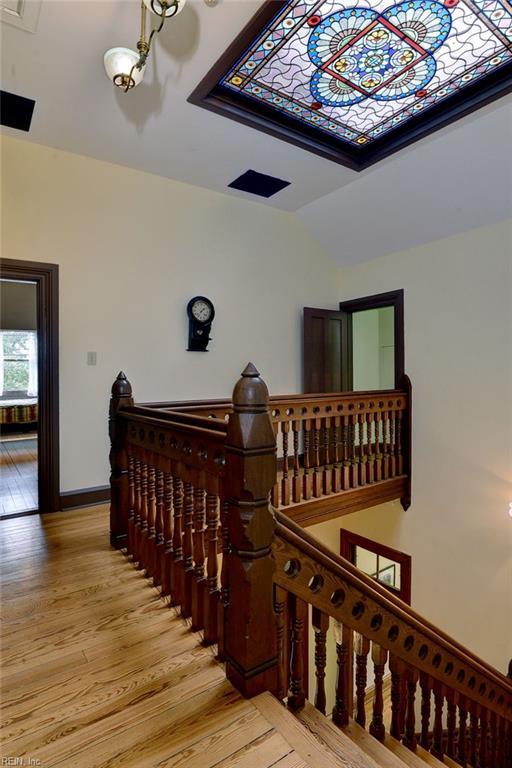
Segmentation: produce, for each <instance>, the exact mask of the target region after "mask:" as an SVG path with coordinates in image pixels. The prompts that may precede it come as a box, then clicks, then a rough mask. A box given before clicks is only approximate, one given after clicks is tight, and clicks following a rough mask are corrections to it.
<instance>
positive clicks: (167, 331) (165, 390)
mask: <svg viewBox="0 0 512 768" xmlns="http://www.w3.org/2000/svg"><path fill="white" fill-rule="evenodd" d="M1 146H2V166H3V167H2V183H3V200H2V255H3V256H4V257H8V258H9V257H10V258H17V259H31V260H34V261H47V262H55V263H57V264H59V265H60V312H61V318H60V347H61V364H60V397H61V455H62V461H61V488H62V490H64V491H65V490H71V489H75V488H86V487H91V486H97V485H102V484H104V483H106V482H107V478H108V458H107V422H106V416H107V407H108V395H109V390H110V386H111V383H112V380H113V379H114V377H115V376H116V374H117V373H118V371H119V370H120V369H123V370H124V371H125V372H126V374H127V375H128V377H129V378H130V380H131V382H132V385H133V388H134V392H135V397H136V399H138V400H140V401H144V400H151V399H174V398H178V399H179V398H194V397H216V396H217V397H218V396H226V395H230V394H231V390H232V388H233V385H234V383H235V381H236V379H237V378H238V376H239V374H240V371H241V370H242V368H243V367H244V366H245V364H246V363H247V362H248V361H249V360H252V361H253V362H254V363H255V364H256V365H257V366H258V368H259V370H260V371H261V373H262V375H263V377H264V379H265V380H266V382H267V384H268V386H269V388H270V390H271V392H273V393H276V394H278V393H285V392H296V391H300V389H301V379H302V358H301V354H302V353H301V349H302V342H301V327H302V326H301V316H302V308H303V307H304V306H320V307H331V306H332V307H333V308H335V307H336V306H337V300H338V286H337V270H336V268H335V267H334V264H333V263H332V262H331V261H330V260H329V259H328V258H327V257H326V256H325V254H324V253H323V252H322V250H321V248H320V247H319V246H318V245H317V244H316V243H315V242H314V241H313V240H312V239H311V237H310V236H309V235H308V234H307V232H306V230H305V229H304V227H303V225H302V223H301V222H300V221H299V220H298V219H297V218H296V217H295V216H294V215H293V214H288V213H284V212H281V211H277V210H274V209H271V208H269V207H267V206H263V205H260V204H259V203H256V202H255V203H252V202H247V201H244V200H240V199H235V198H233V197H230V196H229V195H223V194H219V193H214V192H210V191H207V190H204V189H199V188H196V187H192V186H189V185H186V184H181V183H178V182H174V181H171V180H167V179H164V178H161V177H158V176H153V175H150V174H146V173H142V172H139V171H134V170H130V169H127V168H124V167H120V166H115V165H111V164H108V163H103V162H99V161H96V160H92V159H90V158H85V157H81V156H78V155H72V154H69V153H65V152H60V151H57V150H54V149H50V148H48V147H43V146H39V145H36V144H32V143H29V142H26V141H19V140H14V139H8V138H5V137H4V138H3V139H2V144H1ZM227 181H228V180H227ZM196 294H205V295H207V296H209V297H210V298H211V299H212V300H213V302H214V304H215V307H216V312H217V314H216V317H215V321H214V325H213V329H212V336H213V341H212V343H211V344H210V351H209V352H208V353H206V354H202V353H192V352H186V351H185V349H186V345H187V327H188V325H187V318H186V312H185V307H186V304H187V301H188V299H189V298H191V297H192V296H194V295H196ZM87 351H96V352H97V354H98V358H97V359H98V364H97V366H96V367H91V366H87V365H86V354H87Z"/></svg>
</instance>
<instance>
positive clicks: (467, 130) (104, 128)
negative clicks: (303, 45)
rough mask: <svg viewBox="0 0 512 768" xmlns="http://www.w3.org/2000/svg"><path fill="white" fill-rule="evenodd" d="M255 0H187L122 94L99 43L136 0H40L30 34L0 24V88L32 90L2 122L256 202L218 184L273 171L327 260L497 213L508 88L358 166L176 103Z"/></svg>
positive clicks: (123, 27) (506, 178)
mask: <svg viewBox="0 0 512 768" xmlns="http://www.w3.org/2000/svg"><path fill="white" fill-rule="evenodd" d="M5 1H6V0H4V2H5ZM32 1H33V0H32ZM261 2H262V0H219V2H218V4H217V5H216V6H214V7H208V6H207V5H206V4H205V2H204V0H188V3H187V5H186V7H185V9H184V10H183V12H182V13H181V14H180V15H179V16H178V17H177V18H176V19H175V20H173V21H172V22H170V23H169V24H168V26H167V27H164V30H163V32H162V34H161V35H160V36H159V37H158V38H157V39H156V42H155V45H154V49H153V51H152V54H151V57H150V61H149V63H148V66H147V69H146V74H145V78H144V82H143V83H142V84H141V85H140V86H138V87H137V88H136V89H135V90H134V91H132V92H130V93H127V94H124V93H122V92H120V91H119V90H118V89H115V88H114V87H113V86H112V85H111V84H109V82H108V80H107V77H106V75H105V72H104V69H103V53H104V51H105V50H106V49H107V48H110V47H112V46H115V45H125V46H128V47H132V48H135V45H136V41H137V38H138V32H139V30H138V25H139V10H138V8H139V4H138V2H137V0H114V1H113V2H111V1H110V0H87V1H86V2H84V1H83V0H42V4H41V9H40V13H39V18H38V22H37V28H36V31H35V33H34V34H32V33H30V32H27V31H24V30H23V29H20V28H16V27H14V26H12V25H9V24H2V25H1V33H2V88H3V89H4V90H7V91H11V92H13V93H17V94H20V95H23V96H26V97H29V98H33V99H35V100H36V107H35V111H34V117H33V121H32V127H31V130H30V133H29V134H28V135H26V134H23V133H22V132H19V131H14V130H12V129H8V128H2V131H3V132H4V133H6V134H9V135H14V136H17V137H18V138H27V139H28V140H29V141H34V142H37V143H40V144H46V145H48V146H53V147H57V148H59V149H63V150H67V151H70V152H76V153H78V154H82V155H87V156H91V157H95V158H98V159H100V160H106V161H109V162H113V163H118V164H120V165H126V166H129V167H131V168H136V169H140V170H144V171H148V172H150V173H156V174H158V175H161V176H166V177H169V178H173V179H177V180H179V181H184V182H188V183H190V184H195V185H197V186H201V187H207V188H210V189H213V190H216V191H220V192H225V193H226V194H230V195H234V196H237V197H246V198H247V199H251V200H255V199H257V200H260V201H261V202H263V200H262V198H254V196H252V195H247V194H245V193H243V192H238V191H236V190H228V189H227V184H229V182H231V181H232V180H233V179H235V178H236V177H237V176H239V175H240V174H241V173H243V172H244V171H246V170H247V169H248V168H253V169H254V170H257V171H260V172H262V173H269V174H271V175H273V176H278V177H280V178H282V179H286V180H287V181H290V182H292V183H291V186H290V187H288V188H286V189H284V190H283V191H282V192H280V193H279V194H277V195H276V196H275V197H273V198H271V199H270V200H269V201H266V203H267V204H268V205H271V206H274V207H278V208H282V209H284V210H289V211H298V213H299V215H300V216H301V218H302V219H303V221H304V222H305V223H306V225H307V226H308V227H309V228H310V229H311V231H312V233H313V234H314V235H315V236H316V237H318V239H320V240H321V242H322V243H323V244H324V245H325V247H326V248H327V249H328V250H329V251H330V253H331V254H332V255H333V256H334V257H335V258H336V259H337V260H338V261H339V262H340V263H346V262H354V261H361V260H365V259H368V258H372V257H374V256H378V255H381V254H382V253H385V252H387V251H389V250H399V249H401V248H406V247H409V246H410V245H415V244H418V243H420V242H425V241H426V240H434V239H436V238H437V237H443V236H445V235H446V234H453V233H454V232H455V231H462V230H464V229H468V228H470V227H473V226H479V225H483V224H487V223H491V222H492V221H495V220H497V219H499V218H503V217H504V216H506V215H507V213H506V212H505V209H506V207H507V205H506V203H507V198H508V203H509V205H510V190H511V188H512V178H511V173H512V170H511V169H512V166H511V162H512V160H511V155H510V152H509V147H510V139H511V137H512V131H511V128H512V122H511V120H512V117H511V114H512V110H511V108H510V107H507V104H506V103H504V102H508V104H509V105H510V104H511V103H512V101H511V100H510V98H509V99H502V100H501V101H500V102H497V103H495V104H494V105H492V106H491V107H488V108H486V109H485V110H483V111H481V112H480V113H478V114H477V115H473V116H469V117H467V118H464V119H463V120H461V121H459V122H458V123H456V124H454V125H453V126H451V127H449V128H447V129H444V130H443V131H441V132H439V133H437V134H434V135H433V136H431V137H429V138H427V139H424V140H422V141H420V142H418V143H416V144H415V145H413V146H411V147H409V148H407V149H406V150H403V151H402V152H400V153H398V154H397V155H394V156H393V157H392V158H389V159H387V160H385V161H383V162H381V163H379V164H378V165H376V166H373V167H372V168H370V169H368V170H367V171H364V172H362V173H357V172H355V171H351V170H349V169H347V168H344V167H343V166H340V165H337V164H335V163H332V162H329V161H327V160H324V159H322V158H320V157H318V156H317V155H313V154H310V153H308V152H306V151H304V150H302V149H299V148H297V147H294V146H292V145H290V144H287V143H285V142H282V141H279V140H278V139H275V138H272V137H270V136H267V135H266V134H263V133H260V132H258V131H256V130H254V129H252V128H249V127H246V126H243V125H240V124H238V123H236V122H234V121H231V120H228V119H226V118H224V117H221V116H219V115H215V114H213V113H211V112H208V111H206V110H204V109H200V108H199V107H196V106H193V105H191V104H188V103H187V101H186V99H187V97H188V96H189V95H190V93H191V92H192V91H193V90H194V88H195V86H196V85H197V84H198V82H199V81H200V80H201V79H202V77H203V76H204V75H205V74H206V72H207V71H208V70H209V68H210V67H211V66H212V65H213V64H214V63H215V61H216V60H217V58H218V57H219V55H220V54H221V53H222V52H223V51H224V50H225V48H226V47H227V46H228V45H229V43H231V42H232V40H233V39H234V38H235V37H236V35H237V34H238V32H239V31H240V30H241V29H242V28H243V26H244V25H245V24H246V23H247V21H248V20H249V19H250V18H251V16H252V15H253V14H254V12H255V11H256V9H257V8H258V7H259V5H260V4H261ZM30 4H31V0H28V5H29V6H30ZM37 4H39V3H38V2H37ZM509 210H510V209H509ZM341 242H343V247H342V248H341V247H340V243H341Z"/></svg>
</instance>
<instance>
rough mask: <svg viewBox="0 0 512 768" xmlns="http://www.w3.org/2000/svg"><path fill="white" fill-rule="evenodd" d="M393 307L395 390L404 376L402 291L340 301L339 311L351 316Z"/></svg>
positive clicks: (350, 340)
mask: <svg viewBox="0 0 512 768" xmlns="http://www.w3.org/2000/svg"><path fill="white" fill-rule="evenodd" d="M382 307H393V308H394V310H395V325H394V332H395V388H399V387H400V386H401V382H402V380H403V378H404V375H405V326H404V289H403V288H400V289H399V290H397V291H387V292H386V293H376V294H374V295H373V296H363V297H362V298H360V299H350V301H340V309H341V310H342V311H343V312H347V314H348V315H353V313H354V312H364V311H365V310H368V309H381V308H382ZM348 340H349V346H350V352H349V355H350V359H352V334H349V337H348Z"/></svg>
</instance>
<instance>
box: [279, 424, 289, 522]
mask: <svg viewBox="0 0 512 768" xmlns="http://www.w3.org/2000/svg"><path fill="white" fill-rule="evenodd" d="M289 430H290V422H289V421H283V423H282V424H281V432H282V435H283V476H282V478H281V504H282V506H285V507H286V506H288V504H289V503H290V476H289V473H288V432H289Z"/></svg>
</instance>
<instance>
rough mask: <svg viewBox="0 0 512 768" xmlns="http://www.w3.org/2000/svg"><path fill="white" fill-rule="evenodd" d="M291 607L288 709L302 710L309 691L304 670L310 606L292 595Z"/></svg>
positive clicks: (290, 599)
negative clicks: (307, 690)
mask: <svg viewBox="0 0 512 768" xmlns="http://www.w3.org/2000/svg"><path fill="white" fill-rule="evenodd" d="M289 605H290V617H291V622H292V648H291V661H290V689H289V691H288V707H289V708H290V709H301V708H302V707H303V706H304V703H305V701H306V689H307V682H306V677H305V670H304V642H305V633H306V632H307V620H308V604H307V603H306V602H305V601H304V600H301V599H300V598H299V597H296V596H295V595H292V594H290V596H289Z"/></svg>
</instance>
